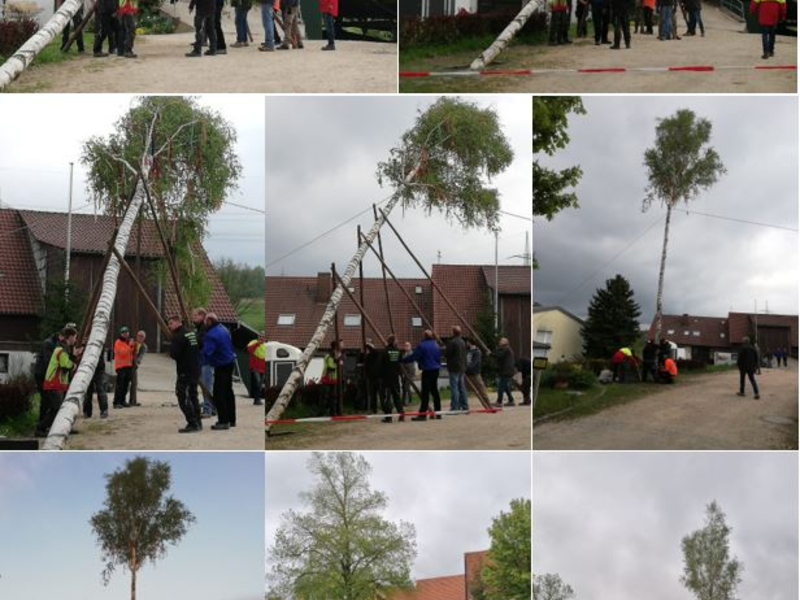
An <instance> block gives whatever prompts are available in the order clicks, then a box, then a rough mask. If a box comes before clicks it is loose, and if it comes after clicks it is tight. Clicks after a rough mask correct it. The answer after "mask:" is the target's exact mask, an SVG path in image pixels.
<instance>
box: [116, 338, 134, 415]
mask: <svg viewBox="0 0 800 600" xmlns="http://www.w3.org/2000/svg"><path fill="white" fill-rule="evenodd" d="M135 355H136V342H134V341H133V340H132V339H131V330H130V329H128V328H127V327H121V328H120V330H119V337H118V338H117V339H116V341H115V342H114V371H115V372H116V374H117V384H116V387H115V388H114V408H124V407H126V406H130V404H128V403H127V401H126V398H127V396H128V388H130V385H131V376H132V374H133V361H134V359H135Z"/></svg>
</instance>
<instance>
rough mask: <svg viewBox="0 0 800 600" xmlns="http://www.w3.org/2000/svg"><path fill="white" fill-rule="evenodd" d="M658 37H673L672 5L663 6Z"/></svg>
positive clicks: (665, 38) (666, 38)
mask: <svg viewBox="0 0 800 600" xmlns="http://www.w3.org/2000/svg"><path fill="white" fill-rule="evenodd" d="M658 29H659V32H658V37H660V38H661V39H664V40H669V39H672V7H671V6H662V7H661V13H660V14H659V19H658Z"/></svg>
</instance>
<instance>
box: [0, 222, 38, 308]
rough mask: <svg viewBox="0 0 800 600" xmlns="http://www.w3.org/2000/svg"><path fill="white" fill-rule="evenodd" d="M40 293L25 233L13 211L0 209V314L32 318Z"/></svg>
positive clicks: (34, 265) (23, 226) (21, 223)
mask: <svg viewBox="0 0 800 600" xmlns="http://www.w3.org/2000/svg"><path fill="white" fill-rule="evenodd" d="M41 308H42V289H41V287H40V283H39V277H38V275H37V272H36V264H35V263H34V261H33V253H32V252H31V248H30V242H29V241H28V233H27V231H26V230H25V225H24V223H23V222H22V219H20V217H19V215H18V214H17V212H16V211H13V210H8V209H0V314H15V315H35V314H38V313H39V312H40V311H41Z"/></svg>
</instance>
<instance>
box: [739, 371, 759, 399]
mask: <svg viewBox="0 0 800 600" xmlns="http://www.w3.org/2000/svg"><path fill="white" fill-rule="evenodd" d="M745 375H746V376H747V378H748V379H749V380H750V385H752V386H753V394H754V395H756V396H758V383H756V376H755V374H754V373H753V372H752V371H743V370H741V369H740V370H739V393H740V394H744V378H745Z"/></svg>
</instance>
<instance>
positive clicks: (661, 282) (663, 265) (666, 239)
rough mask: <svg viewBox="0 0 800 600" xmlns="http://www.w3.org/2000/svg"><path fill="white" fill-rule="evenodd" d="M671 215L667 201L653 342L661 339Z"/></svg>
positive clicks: (670, 205) (670, 208)
mask: <svg viewBox="0 0 800 600" xmlns="http://www.w3.org/2000/svg"><path fill="white" fill-rule="evenodd" d="M671 216H672V203H669V202H668V203H667V219H666V221H665V222H664V246H663V247H662V248H661V269H660V270H659V272H658V293H657V294H656V333H655V342H656V344H658V343H659V342H660V341H661V296H662V295H663V293H664V270H665V269H666V266H667V244H668V243H669V220H670V217H671Z"/></svg>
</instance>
